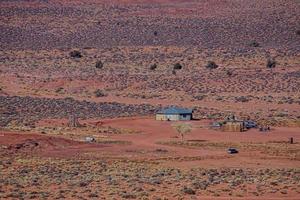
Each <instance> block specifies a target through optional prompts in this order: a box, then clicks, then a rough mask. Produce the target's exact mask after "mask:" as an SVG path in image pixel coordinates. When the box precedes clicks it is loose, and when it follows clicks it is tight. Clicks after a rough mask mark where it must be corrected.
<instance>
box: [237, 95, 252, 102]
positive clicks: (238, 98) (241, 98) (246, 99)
mask: <svg viewBox="0 0 300 200" xmlns="http://www.w3.org/2000/svg"><path fill="white" fill-rule="evenodd" d="M235 100H236V101H237V102H248V101H250V99H249V98H247V97H245V96H240V97H235Z"/></svg>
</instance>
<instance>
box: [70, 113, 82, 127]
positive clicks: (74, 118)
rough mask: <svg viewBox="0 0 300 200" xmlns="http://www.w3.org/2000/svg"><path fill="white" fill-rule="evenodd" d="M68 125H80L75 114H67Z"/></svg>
mask: <svg viewBox="0 0 300 200" xmlns="http://www.w3.org/2000/svg"><path fill="white" fill-rule="evenodd" d="M68 126H69V127H80V124H79V121H78V118H77V117H76V116H75V115H71V116H69V123H68Z"/></svg>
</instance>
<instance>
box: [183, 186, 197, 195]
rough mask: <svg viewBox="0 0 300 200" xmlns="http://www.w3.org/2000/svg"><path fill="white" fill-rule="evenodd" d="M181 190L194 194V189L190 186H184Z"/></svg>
mask: <svg viewBox="0 0 300 200" xmlns="http://www.w3.org/2000/svg"><path fill="white" fill-rule="evenodd" d="M182 192H183V193H185V194H190V195H194V194H196V192H195V190H193V189H192V188H188V187H186V186H185V187H184V188H183V189H182Z"/></svg>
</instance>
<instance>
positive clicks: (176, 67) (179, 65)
mask: <svg viewBox="0 0 300 200" xmlns="http://www.w3.org/2000/svg"><path fill="white" fill-rule="evenodd" d="M173 69H174V70H179V69H182V65H181V64H180V63H175V64H174V66H173Z"/></svg>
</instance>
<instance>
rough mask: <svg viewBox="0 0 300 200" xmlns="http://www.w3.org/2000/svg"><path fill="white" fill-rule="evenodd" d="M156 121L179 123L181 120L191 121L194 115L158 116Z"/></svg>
mask: <svg viewBox="0 0 300 200" xmlns="http://www.w3.org/2000/svg"><path fill="white" fill-rule="evenodd" d="M155 119H156V120H159V121H167V120H168V119H169V120H170V121H179V120H191V119H192V115H190V114H188V115H164V114H156V117H155Z"/></svg>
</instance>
